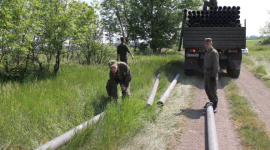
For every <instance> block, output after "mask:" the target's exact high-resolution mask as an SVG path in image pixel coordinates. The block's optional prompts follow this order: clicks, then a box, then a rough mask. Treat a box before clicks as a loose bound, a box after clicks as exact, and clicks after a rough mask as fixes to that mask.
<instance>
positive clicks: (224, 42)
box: [183, 27, 246, 49]
mask: <svg viewBox="0 0 270 150" xmlns="http://www.w3.org/2000/svg"><path fill="white" fill-rule="evenodd" d="M205 38H212V40H213V47H214V48H215V49H244V48H245V47H246V27H185V28H184V32H183V47H184V48H201V49H204V39H205Z"/></svg>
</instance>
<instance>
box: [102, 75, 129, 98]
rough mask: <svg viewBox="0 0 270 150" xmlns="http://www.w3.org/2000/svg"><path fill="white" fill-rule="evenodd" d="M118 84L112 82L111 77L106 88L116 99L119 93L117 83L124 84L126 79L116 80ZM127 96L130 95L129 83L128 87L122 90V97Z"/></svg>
mask: <svg viewBox="0 0 270 150" xmlns="http://www.w3.org/2000/svg"><path fill="white" fill-rule="evenodd" d="M115 81H116V84H115V85H114V84H112V83H111V80H110V79H109V80H108V82H107V85H106V90H107V93H108V95H109V96H111V97H113V98H114V99H115V100H117V98H118V94H117V85H118V84H120V85H123V84H124V83H125V81H123V80H115ZM126 96H130V84H128V87H126V90H125V91H122V98H123V99H124V98H125V97H126Z"/></svg>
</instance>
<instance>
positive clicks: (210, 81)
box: [204, 38, 219, 113]
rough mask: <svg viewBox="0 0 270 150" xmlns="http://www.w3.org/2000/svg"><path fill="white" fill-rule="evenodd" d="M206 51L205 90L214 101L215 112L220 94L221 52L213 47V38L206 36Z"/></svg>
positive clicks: (211, 100)
mask: <svg viewBox="0 0 270 150" xmlns="http://www.w3.org/2000/svg"><path fill="white" fill-rule="evenodd" d="M204 46H205V48H206V50H207V51H206V53H205V56H204V87H205V92H206V94H207V96H208V99H209V100H210V102H212V103H213V109H214V112H215V113H216V112H217V105H218V96H217V83H218V70H219V54H218V52H217V50H216V49H214V48H213V43H212V39H211V38H206V39H205V41H204Z"/></svg>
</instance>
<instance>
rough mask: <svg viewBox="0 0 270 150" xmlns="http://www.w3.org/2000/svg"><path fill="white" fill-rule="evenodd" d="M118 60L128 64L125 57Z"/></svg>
mask: <svg viewBox="0 0 270 150" xmlns="http://www.w3.org/2000/svg"><path fill="white" fill-rule="evenodd" d="M120 61H122V62H125V63H126V64H128V60H127V58H120Z"/></svg>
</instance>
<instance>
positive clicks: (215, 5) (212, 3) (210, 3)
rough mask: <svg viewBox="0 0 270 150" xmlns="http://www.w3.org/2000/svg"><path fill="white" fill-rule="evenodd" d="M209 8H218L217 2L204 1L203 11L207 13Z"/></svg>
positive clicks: (214, 0)
mask: <svg viewBox="0 0 270 150" xmlns="http://www.w3.org/2000/svg"><path fill="white" fill-rule="evenodd" d="M207 6H208V7H217V6H218V5H217V0H209V2H208V1H204V4H203V10H204V11H206V10H207Z"/></svg>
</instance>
